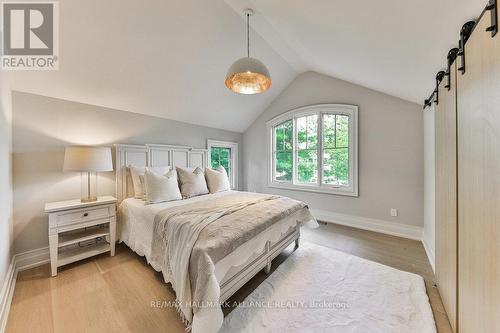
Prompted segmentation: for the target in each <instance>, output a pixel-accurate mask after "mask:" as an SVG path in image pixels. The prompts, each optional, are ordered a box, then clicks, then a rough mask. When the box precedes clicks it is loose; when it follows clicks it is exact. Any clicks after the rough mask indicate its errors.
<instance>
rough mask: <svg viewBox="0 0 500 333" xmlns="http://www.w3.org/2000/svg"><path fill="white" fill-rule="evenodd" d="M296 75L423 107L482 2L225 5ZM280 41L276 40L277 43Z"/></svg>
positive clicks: (276, 0) (319, 0) (251, 0)
mask: <svg viewBox="0 0 500 333" xmlns="http://www.w3.org/2000/svg"><path fill="white" fill-rule="evenodd" d="M226 2H227V3H228V4H229V5H230V6H231V7H232V8H233V9H234V10H235V12H241V10H242V8H245V7H252V8H254V9H255V10H256V11H257V14H258V15H256V19H255V20H254V29H255V30H257V32H259V33H260V34H261V35H262V36H263V37H264V39H266V40H268V41H269V42H270V45H273V46H274V47H275V49H276V50H277V51H278V52H279V53H280V54H281V55H282V56H283V57H284V58H285V59H287V61H288V62H289V63H290V64H292V65H293V66H294V68H295V69H296V70H298V71H304V70H313V71H317V72H320V73H322V74H326V75H330V76H334V77H337V78H340V79H343V80H346V81H350V82H352V83H356V84H359V85H362V86H365V87H368V88H372V89H375V90H378V91H382V92H385V93H387V94H390V95H393V96H396V97H400V98H403V99H406V100H409V101H413V102H416V103H419V104H423V101H424V99H425V98H427V97H428V95H429V94H430V93H431V92H432V90H433V89H434V85H435V83H434V78H435V74H436V72H437V71H439V70H441V69H443V68H444V67H445V65H446V55H447V53H448V51H449V50H450V49H451V48H452V47H456V46H457V43H458V38H459V32H460V28H461V27H462V25H463V24H464V23H465V22H467V21H468V20H470V19H472V18H476V17H477V16H479V15H480V13H481V11H482V10H483V8H484V7H485V6H486V3H487V0H417V1H409V0H376V1H373V0H357V1H354V0H352V1H351V0H290V1H280V0H226ZM277 40H279V42H276V41H277Z"/></svg>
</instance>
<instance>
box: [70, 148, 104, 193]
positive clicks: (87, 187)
mask: <svg viewBox="0 0 500 333" xmlns="http://www.w3.org/2000/svg"><path fill="white" fill-rule="evenodd" d="M63 170H64V171H65V172H81V176H82V188H81V191H82V195H81V201H82V202H93V201H97V173H98V172H106V171H113V161H112V158H111V148H109V147H66V150H65V152H64V169H63Z"/></svg>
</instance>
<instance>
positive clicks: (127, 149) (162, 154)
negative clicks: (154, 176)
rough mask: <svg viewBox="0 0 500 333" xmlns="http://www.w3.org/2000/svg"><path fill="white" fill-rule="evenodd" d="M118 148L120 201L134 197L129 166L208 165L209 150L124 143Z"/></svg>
mask: <svg viewBox="0 0 500 333" xmlns="http://www.w3.org/2000/svg"><path fill="white" fill-rule="evenodd" d="M115 148H116V196H117V199H118V202H121V201H122V200H123V199H126V198H129V197H132V196H133V195H134V189H133V186H132V179H131V177H130V172H129V170H128V166H130V165H133V166H138V167H140V166H151V167H158V166H169V167H172V168H173V167H178V166H179V167H201V168H206V167H208V150H207V149H195V148H192V147H187V146H173V145H157V144H146V145H124V144H117V145H115Z"/></svg>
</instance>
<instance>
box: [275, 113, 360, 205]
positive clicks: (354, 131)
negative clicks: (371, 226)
mask: <svg viewBox="0 0 500 333" xmlns="http://www.w3.org/2000/svg"><path fill="white" fill-rule="evenodd" d="M358 109H359V108H358V106H356V105H347V104H316V105H309V106H304V107H300V108H297V109H293V110H290V111H287V112H285V113H283V114H281V115H279V116H277V117H275V118H273V119H271V120H269V121H268V122H267V123H266V125H267V138H268V140H267V141H268V142H267V147H268V153H267V156H268V157H267V158H268V175H267V186H268V187H272V188H280V189H287V190H297V191H306V192H317V193H326V194H335V195H344V196H352V197H358V196H359V192H358V174H359V171H358ZM328 113H335V114H342V113H343V114H346V115H349V116H350V117H351V119H352V121H351V122H349V140H350V142H352V145H350V146H349V165H351V166H352V167H351V168H350V169H349V173H350V174H349V178H350V179H352V182H351V184H350V186H348V187H345V186H334V185H322V184H321V182H322V179H321V178H322V175H323V140H319V141H320V142H318V151H319V154H318V161H320V165H318V184H319V185H318V184H310V185H309V184H297V181H296V174H297V172H296V167H297V166H296V161H295V159H296V155H297V154H296V150H297V147H296V138H295V136H296V133H295V131H296V118H298V117H301V116H304V115H310V114H317V115H318V117H319V118H318V138H322V137H323V135H322V127H323V122H322V115H323V114H328ZM290 119H291V120H293V128H294V129H293V142H292V144H293V148H292V150H293V167H292V168H293V170H292V171H293V178H292V182H286V181H276V180H274V163H275V161H274V154H273V147H274V142H273V140H274V133H273V129H274V127H275V126H277V125H279V124H281V123H283V122H284V121H287V120H290Z"/></svg>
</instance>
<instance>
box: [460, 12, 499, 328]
mask: <svg viewBox="0 0 500 333" xmlns="http://www.w3.org/2000/svg"><path fill="white" fill-rule="evenodd" d="M490 25H491V19H490V13H489V12H486V14H485V15H484V16H483V17H482V19H481V20H480V22H479V23H478V26H476V28H475V30H474V32H473V33H472V35H471V37H470V39H469V41H468V42H467V45H466V49H465V51H466V53H465V55H466V63H465V65H466V67H465V70H466V72H465V74H464V75H461V74H458V79H457V88H458V235H459V240H458V242H459V251H458V260H459V262H458V270H459V274H458V277H459V293H458V300H459V307H458V311H459V320H458V329H459V332H460V333H477V332H485V333H490V332H500V33H499V34H497V35H496V37H494V38H492V37H491V34H490V33H489V32H486V28H488V27H489V26H490Z"/></svg>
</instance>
